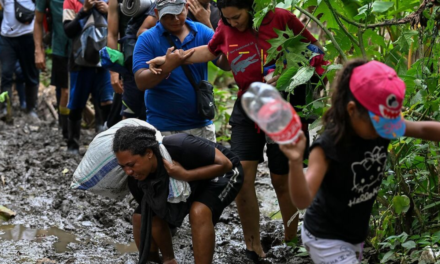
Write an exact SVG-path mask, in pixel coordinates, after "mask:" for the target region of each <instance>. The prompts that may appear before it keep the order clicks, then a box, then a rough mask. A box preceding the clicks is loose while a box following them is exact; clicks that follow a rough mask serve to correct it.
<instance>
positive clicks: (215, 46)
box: [208, 19, 226, 56]
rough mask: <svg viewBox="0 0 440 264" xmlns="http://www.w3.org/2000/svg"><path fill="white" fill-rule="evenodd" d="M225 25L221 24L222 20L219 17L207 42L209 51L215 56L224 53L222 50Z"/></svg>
mask: <svg viewBox="0 0 440 264" xmlns="http://www.w3.org/2000/svg"><path fill="white" fill-rule="evenodd" d="M225 27H226V26H225V25H224V24H223V21H222V20H221V19H220V20H219V22H218V27H217V29H216V30H215V33H214V36H213V37H212V39H211V40H210V41H209V43H208V49H209V51H210V52H211V53H212V54H214V55H216V56H218V55H220V53H225V52H224V51H223V49H224V46H225V34H224V33H225V29H226V28H225Z"/></svg>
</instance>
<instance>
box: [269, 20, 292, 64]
mask: <svg viewBox="0 0 440 264" xmlns="http://www.w3.org/2000/svg"><path fill="white" fill-rule="evenodd" d="M273 30H274V31H275V33H277V35H278V36H277V37H276V38H273V39H269V40H268V41H267V42H269V44H271V47H270V48H269V49H268V50H267V54H268V55H269V56H267V59H266V61H267V62H271V61H273V60H274V59H275V58H277V57H278V55H279V54H280V53H282V52H283V51H282V50H278V49H279V47H281V46H282V45H283V44H284V43H285V42H286V41H287V40H289V39H291V38H293V37H294V34H293V31H292V30H290V29H289V28H287V29H286V30H285V31H283V30H279V29H276V28H274V29H273ZM286 36H287V37H286Z"/></svg>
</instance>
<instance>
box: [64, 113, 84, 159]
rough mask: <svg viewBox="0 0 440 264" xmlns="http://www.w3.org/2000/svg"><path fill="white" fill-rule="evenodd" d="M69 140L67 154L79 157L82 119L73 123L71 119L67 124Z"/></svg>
mask: <svg viewBox="0 0 440 264" xmlns="http://www.w3.org/2000/svg"><path fill="white" fill-rule="evenodd" d="M67 128H68V138H67V152H68V153H70V154H73V155H79V144H80V141H79V137H80V135H81V119H80V120H76V121H72V120H70V118H69V119H68V122H67Z"/></svg>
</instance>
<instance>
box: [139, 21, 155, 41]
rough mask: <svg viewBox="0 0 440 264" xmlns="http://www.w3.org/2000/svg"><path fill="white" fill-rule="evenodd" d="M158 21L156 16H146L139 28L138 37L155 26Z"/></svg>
mask: <svg viewBox="0 0 440 264" xmlns="http://www.w3.org/2000/svg"><path fill="white" fill-rule="evenodd" d="M156 22H157V18H155V17H154V16H147V18H145V20H144V22H143V23H142V25H141V27H140V28H139V29H138V32H137V34H136V37H139V36H140V35H141V34H142V33H144V32H145V31H147V30H148V29H150V28H152V27H154V26H155V25H156Z"/></svg>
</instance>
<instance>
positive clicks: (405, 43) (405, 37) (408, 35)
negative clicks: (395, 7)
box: [393, 30, 418, 53]
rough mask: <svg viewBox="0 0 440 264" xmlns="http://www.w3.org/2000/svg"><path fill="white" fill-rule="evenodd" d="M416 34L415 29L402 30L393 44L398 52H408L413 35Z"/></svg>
mask: <svg viewBox="0 0 440 264" xmlns="http://www.w3.org/2000/svg"><path fill="white" fill-rule="evenodd" d="M417 34H418V31H416V30H410V31H404V32H403V33H402V34H401V36H400V37H399V38H398V39H397V40H396V41H395V42H394V43H393V45H395V46H396V48H397V49H398V50H399V51H400V52H405V53H408V51H409V48H410V46H411V43H413V42H414V40H413V36H416V35H417Z"/></svg>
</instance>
